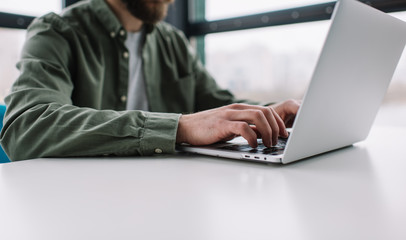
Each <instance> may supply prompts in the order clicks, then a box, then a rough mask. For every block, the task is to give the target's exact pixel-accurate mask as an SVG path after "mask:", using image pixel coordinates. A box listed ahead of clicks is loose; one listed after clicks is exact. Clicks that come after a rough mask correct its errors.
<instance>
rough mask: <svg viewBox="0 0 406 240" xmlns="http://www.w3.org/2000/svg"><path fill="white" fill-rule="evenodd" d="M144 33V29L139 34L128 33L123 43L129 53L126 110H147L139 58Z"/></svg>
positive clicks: (140, 59)
mask: <svg viewBox="0 0 406 240" xmlns="http://www.w3.org/2000/svg"><path fill="white" fill-rule="evenodd" d="M144 32H145V31H144V29H142V30H141V31H139V32H128V33H127V39H126V41H125V46H126V47H127V49H128V51H129V75H128V76H129V77H128V78H129V79H128V94H127V106H126V109H127V110H144V111H148V110H149V108H148V99H147V94H146V89H145V79H144V74H143V72H142V58H141V50H142V47H141V46H142V44H141V43H142V39H143V36H144Z"/></svg>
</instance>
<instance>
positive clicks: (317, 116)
mask: <svg viewBox="0 0 406 240" xmlns="http://www.w3.org/2000/svg"><path fill="white" fill-rule="evenodd" d="M405 44H406V23H405V22H403V21H401V20H399V19H396V18H394V17H392V16H390V15H388V14H385V13H383V12H381V11H379V10H376V9H374V8H372V7H370V6H367V5H365V4H363V3H361V2H358V1H356V0H340V1H338V2H337V4H336V6H335V9H334V13H333V16H332V23H331V26H330V30H329V33H328V35H327V38H326V41H325V43H324V47H323V50H322V52H321V54H320V56H319V60H318V63H317V66H316V68H315V70H314V73H313V77H312V80H311V82H310V85H309V87H308V89H307V92H306V94H305V96H304V99H303V102H302V105H301V107H300V109H299V112H298V114H297V116H296V120H295V123H294V125H293V127H292V129H291V132H290V136H289V138H288V139H280V143H278V145H277V146H275V147H274V148H265V147H264V146H263V145H262V146H259V147H258V148H256V149H253V148H251V147H249V146H248V144H247V142H246V141H245V140H244V139H242V138H241V137H239V138H236V139H234V140H232V141H230V142H227V143H218V144H214V145H210V146H201V147H200V146H199V147H197V146H191V145H180V146H178V149H179V150H180V151H186V152H193V153H198V154H205V155H211V156H218V157H226V158H233V159H245V160H251V161H262V162H275V163H290V162H293V161H297V160H300V159H304V158H308V157H311V156H314V155H318V154H321V153H325V152H328V151H332V150H335V149H339V148H343V147H346V146H349V145H352V144H354V143H356V142H358V141H362V140H364V139H365V138H366V137H367V136H368V134H369V131H370V129H371V126H372V124H373V122H374V119H375V117H376V114H377V112H378V109H379V106H380V104H381V102H382V100H383V97H384V95H385V93H386V90H387V88H388V86H389V83H390V80H391V79H392V76H393V73H394V71H395V69H396V66H397V64H398V62H399V59H400V56H401V54H402V52H403V49H404V46H405ZM259 143H260V140H259Z"/></svg>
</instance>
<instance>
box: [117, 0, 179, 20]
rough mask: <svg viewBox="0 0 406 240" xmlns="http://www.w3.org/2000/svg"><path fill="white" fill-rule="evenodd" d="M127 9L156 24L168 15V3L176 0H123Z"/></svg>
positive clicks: (135, 15)
mask: <svg viewBox="0 0 406 240" xmlns="http://www.w3.org/2000/svg"><path fill="white" fill-rule="evenodd" d="M121 1H122V2H123V3H124V4H125V5H126V7H127V10H128V11H129V12H130V13H131V14H132V15H133V16H134V17H136V18H138V19H140V20H141V21H143V22H144V23H150V24H155V23H157V22H159V21H161V20H163V19H164V18H165V17H166V14H167V12H168V5H169V4H170V3H172V2H174V0H121Z"/></svg>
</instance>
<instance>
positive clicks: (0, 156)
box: [0, 105, 10, 163]
mask: <svg viewBox="0 0 406 240" xmlns="http://www.w3.org/2000/svg"><path fill="white" fill-rule="evenodd" d="M5 113H6V106H4V105H0V130H1V129H2V128H3V118H4V114H5ZM6 162H10V159H8V157H7V155H6V153H5V152H4V151H3V148H2V147H1V146H0V163H6Z"/></svg>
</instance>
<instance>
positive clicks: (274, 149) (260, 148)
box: [220, 138, 288, 155]
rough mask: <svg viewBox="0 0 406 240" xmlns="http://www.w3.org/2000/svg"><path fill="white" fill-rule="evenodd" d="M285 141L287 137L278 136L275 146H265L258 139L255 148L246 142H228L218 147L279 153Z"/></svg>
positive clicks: (272, 153) (281, 152)
mask: <svg viewBox="0 0 406 240" xmlns="http://www.w3.org/2000/svg"><path fill="white" fill-rule="evenodd" d="M287 141H288V139H287V138H279V139H278V144H276V145H275V146H272V147H266V146H265V145H264V144H263V143H262V140H261V139H258V147H257V148H252V147H250V145H248V144H229V145H225V146H222V147H220V149H224V150H230V151H240V152H247V153H260V154H266V155H280V154H283V151H284V150H285V146H286V142H287Z"/></svg>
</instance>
